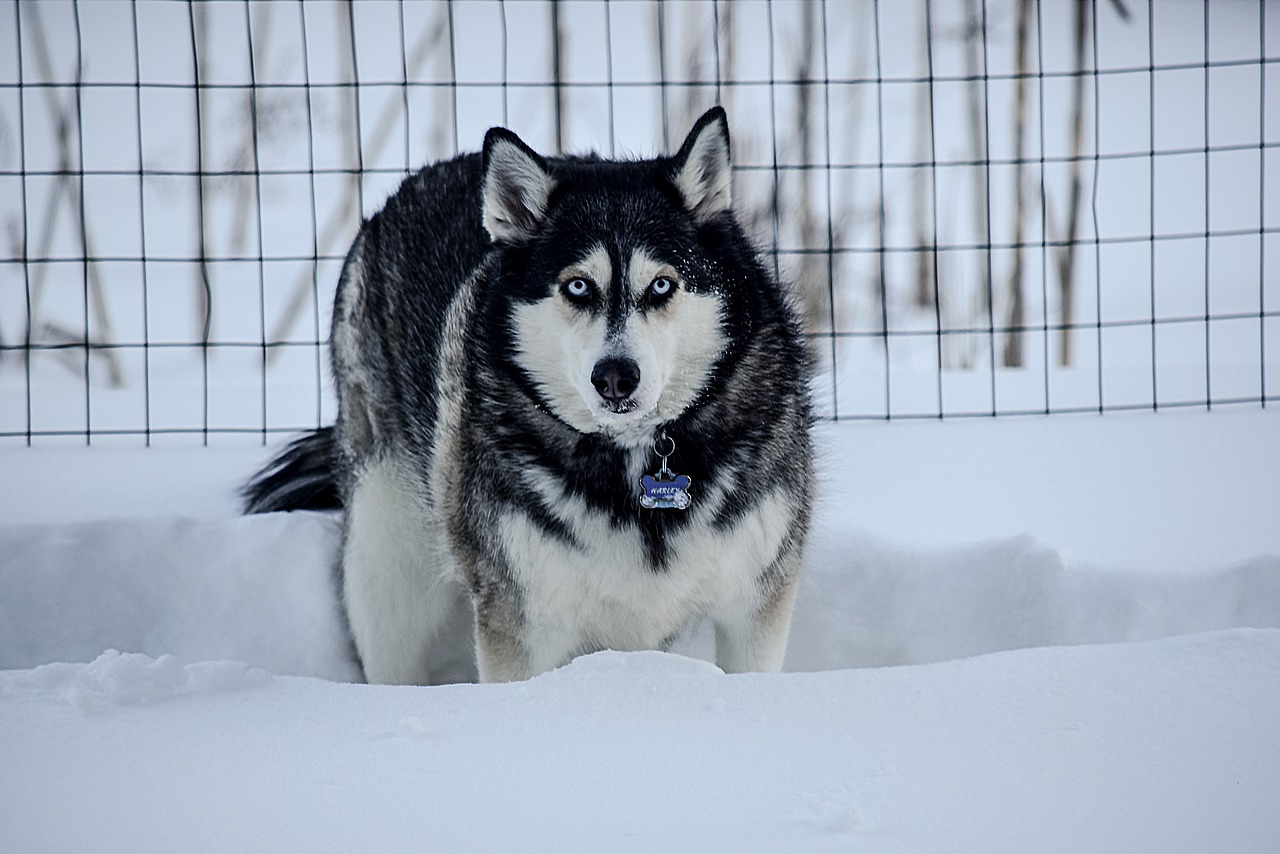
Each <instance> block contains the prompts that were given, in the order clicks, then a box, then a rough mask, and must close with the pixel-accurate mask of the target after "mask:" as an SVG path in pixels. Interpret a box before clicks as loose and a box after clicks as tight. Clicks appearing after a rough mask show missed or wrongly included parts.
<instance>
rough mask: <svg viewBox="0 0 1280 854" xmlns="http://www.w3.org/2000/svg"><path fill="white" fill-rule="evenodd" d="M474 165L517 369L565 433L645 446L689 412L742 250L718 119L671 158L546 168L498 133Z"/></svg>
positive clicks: (718, 342)
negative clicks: (479, 166) (479, 170)
mask: <svg viewBox="0 0 1280 854" xmlns="http://www.w3.org/2000/svg"><path fill="white" fill-rule="evenodd" d="M483 160H484V186H483V213H484V225H485V228H486V230H487V231H488V233H489V236H490V237H491V238H492V240H493V242H494V244H495V245H496V247H497V248H498V250H499V253H500V256H501V260H500V264H499V267H498V272H497V276H498V283H497V284H498V287H499V288H501V289H502V290H503V293H504V295H505V297H506V298H507V300H508V304H509V306H510V311H509V314H508V316H507V319H506V323H507V331H508V332H509V334H510V340H511V344H512V351H513V353H514V362H515V365H516V366H517V367H518V369H519V370H520V371H521V372H522V373H523V375H524V377H526V378H527V380H528V382H529V383H530V384H531V387H532V389H533V391H534V392H535V394H536V395H537V396H538V397H539V398H540V399H541V401H543V402H544V403H545V404H546V405H547V406H548V407H549V408H550V409H551V410H552V411H553V412H554V413H555V415H556V416H557V417H559V418H560V419H561V420H562V421H564V422H565V423H567V424H569V425H570V426H572V427H573V428H575V429H577V430H579V431H582V432H586V433H591V432H600V433H605V434H607V435H609V436H611V437H613V438H614V439H616V440H617V441H619V442H620V443H623V444H638V443H642V442H646V441H648V440H649V437H651V435H652V430H653V428H654V427H656V426H657V425H659V424H662V423H666V422H669V421H671V420H673V419H674V418H676V417H677V416H679V415H680V413H682V412H684V411H685V410H686V409H687V408H688V407H689V406H690V405H691V404H692V403H693V402H694V400H695V399H697V396H698V395H699V393H700V392H702V391H703V390H704V388H705V387H706V386H707V384H708V382H709V381H710V379H711V377H712V375H713V373H714V371H715V369H716V366H717V363H718V362H719V361H720V359H721V357H722V355H723V354H724V352H725V350H726V347H727V345H728V342H729V337H730V333H729V328H730V326H731V317H730V315H731V314H732V313H733V312H732V309H731V308H730V302H731V300H730V299H729V297H730V295H731V290H732V288H733V287H734V285H735V282H734V281H733V280H734V279H735V278H740V277H739V276H738V275H736V271H737V266H738V261H739V260H740V259H739V256H740V255H741V253H742V252H743V247H742V246H741V245H739V244H740V243H741V240H740V239H738V240H735V239H734V237H733V235H740V232H739V231H738V230H737V227H736V225H734V224H733V219H732V217H733V214H732V210H731V202H732V196H731V187H730V161H729V130H728V124H727V121H726V119H725V114H724V111H723V110H722V109H720V108H718V107H717V108H714V109H712V110H711V111H709V112H708V113H707V114H706V115H704V116H703V117H702V118H701V119H699V120H698V122H697V124H696V125H695V126H694V128H693V130H692V131H691V132H690V134H689V136H688V138H687V139H686V140H685V142H684V145H683V146H681V148H680V150H679V152H678V153H677V154H675V155H674V156H672V157H665V158H659V159H657V160H646V161H636V162H614V161H601V160H550V161H549V160H546V159H544V158H542V157H540V156H539V155H538V154H537V153H535V152H534V151H533V150H532V149H530V148H529V147H528V146H527V145H525V144H524V143H523V142H522V141H521V140H520V139H519V137H517V136H516V135H515V134H513V133H511V132H510V131H507V130H504V129H501V128H495V129H493V130H491V131H489V133H488V135H487V136H486V137H485V146H484V158H483Z"/></svg>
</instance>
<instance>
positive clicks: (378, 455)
mask: <svg viewBox="0 0 1280 854" xmlns="http://www.w3.org/2000/svg"><path fill="white" fill-rule="evenodd" d="M730 177H731V176H730V158H729V130H728V124H727V120H726V118H725V113H724V111H723V110H722V109H720V108H719V107H716V108H714V109H712V110H710V111H709V112H708V113H707V114H706V115H704V116H703V117H702V118H701V119H699V120H698V122H697V124H696V125H695V126H694V128H693V130H692V132H691V133H690V134H689V137H688V139H686V140H685V142H684V144H683V146H681V148H680V150H679V152H678V153H677V154H676V155H675V156H672V157H660V158H657V159H653V160H639V161H633V162H621V161H613V160H604V159H599V158H594V157H585V158H576V157H575V158H551V157H542V156H540V155H538V154H537V153H535V152H534V151H533V150H532V149H530V148H529V147H528V146H527V145H525V143H524V142H522V141H521V140H520V138H519V137H517V136H516V135H515V134H514V133H512V132H511V131H508V130H505V129H503V128H494V129H493V130H490V131H489V132H488V134H487V135H486V136H485V140H484V151H483V153H482V154H480V155H467V156H462V157H458V158H456V159H454V160H449V161H445V162H442V163H438V164H436V165H434V166H429V167H427V168H425V169H423V170H422V171H420V172H418V173H417V174H415V175H413V176H411V177H410V178H408V179H407V180H406V181H405V182H404V184H403V185H402V186H401V187H400V189H399V190H398V191H397V192H396V194H395V195H394V196H392V197H391V198H390V199H389V200H388V202H387V203H386V206H385V207H384V208H383V209H382V211H381V212H380V213H378V214H376V215H375V216H373V217H372V218H371V219H369V220H368V221H367V222H365V223H364V226H363V227H362V228H361V230H360V234H359V236H358V237H357V238H356V240H355V243H354V245H353V246H352V247H351V251H350V253H349V254H348V256H347V259H346V265H345V267H344V268H343V271H342V277H341V280H340V282H339V285H338V292H337V300H336V302H335V305H334V310H333V329H332V338H331V351H332V362H333V371H334V378H335V381H336V384H337V391H338V403H339V406H338V410H339V411H338V416H337V421H336V423H335V424H334V426H333V427H332V428H325V429H321V430H318V431H316V432H315V433H312V434H309V435H307V436H305V437H303V438H301V439H299V440H298V441H296V442H295V443H294V444H293V445H292V446H290V447H289V448H288V449H287V450H286V451H285V452H284V453H283V454H282V455H281V456H280V457H279V458H277V459H276V460H275V461H274V462H273V463H272V464H271V465H270V466H268V467H267V468H266V469H264V470H263V472H261V473H260V474H259V475H258V476H257V478H256V479H255V480H254V481H253V482H251V483H250V484H249V485H248V486H247V487H246V492H245V494H246V498H247V509H248V511H249V512H266V511H273V510H289V509H299V508H321V507H338V506H340V507H342V508H344V510H345V528H344V540H343V548H342V558H341V583H342V593H343V601H344V604H345V607H346V613H347V617H348V620H349V623H350V628H351V633H352V637H353V638H354V641H355V646H356V650H357V652H358V653H359V656H360V660H361V662H362V664H363V666H364V672H365V675H366V678H367V679H368V680H369V681H370V682H381V683H416V684H429V683H437V682H442V681H451V680H454V681H456V680H458V679H466V678H470V679H474V678H476V677H477V676H478V677H479V678H480V679H481V680H482V681H507V680H516V679H525V678H528V677H530V676H533V675H535V674H538V673H541V672H543V671H546V670H550V669H552V668H555V667H558V666H560V665H563V664H565V663H567V662H568V661H570V660H571V659H572V658H573V657H574V656H577V655H580V654H583V653H587V652H591V651H595V650H600V649H606V648H608V649H618V650H634V649H645V648H649V649H652V648H663V647H664V646H666V645H667V644H669V643H670V642H671V641H672V640H673V639H674V637H675V636H676V635H677V634H678V633H679V632H680V630H681V629H682V627H684V626H685V625H686V624H687V623H689V622H690V621H691V620H694V619H697V618H701V617H708V618H710V620H711V622H712V623H713V625H714V627H715V635H716V661H717V663H718V664H719V665H720V666H721V667H722V668H723V669H724V670H726V671H731V672H736V671H748V670H765V671H776V670H779V669H780V668H781V667H782V660H783V655H784V652H785V648H786V638H787V627H788V623H789V621H790V615H791V606H792V601H793V599H794V596H795V590H796V580H797V574H798V571H799V569H800V559H801V551H802V548H803V546H804V542H805V536H806V533H807V530H808V527H809V516H810V499H811V492H812V481H813V474H812V451H811V446H810V437H809V428H810V422H811V416H810V407H809V399H808V377H807V357H806V351H805V347H804V343H803V341H802V337H801V333H800V329H799V325H798V321H797V319H796V316H795V314H794V312H793V311H792V310H791V308H790V307H789V304H788V301H787V300H786V298H785V297H784V294H783V291H782V289H781V288H780V287H779V285H778V283H777V282H776V281H775V280H774V279H773V278H771V276H770V275H769V274H768V272H767V271H766V269H765V267H764V266H763V265H762V263H761V261H760V259H759V257H758V256H757V253H756V252H755V250H754V249H753V248H752V246H751V244H750V243H749V241H748V240H747V239H746V237H745V236H744V233H743V231H742V228H741V227H740V225H739V224H738V222H737V220H736V219H735V217H734V214H733V211H732V208H731V181H730ZM459 634H462V635H463V636H464V637H465V638H467V640H466V642H465V643H463V644H459V643H456V642H451V639H452V638H456V637H457V636H458V635H459ZM472 637H474V643H472V642H471V638H472ZM460 646H461V647H462V648H461V649H459V648H458V647H460Z"/></svg>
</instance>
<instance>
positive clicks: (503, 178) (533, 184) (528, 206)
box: [483, 128, 556, 244]
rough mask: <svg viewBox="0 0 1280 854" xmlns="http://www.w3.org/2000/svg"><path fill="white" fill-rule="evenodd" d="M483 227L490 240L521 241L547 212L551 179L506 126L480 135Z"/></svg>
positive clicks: (542, 163) (534, 154) (542, 162)
mask: <svg viewBox="0 0 1280 854" xmlns="http://www.w3.org/2000/svg"><path fill="white" fill-rule="evenodd" d="M483 162H484V167H483V168H484V191H483V196H484V227H485V230H486V231H488V232H489V237H490V239H492V240H493V242H494V243H517V244H518V243H524V242H526V241H527V240H529V239H530V238H531V237H533V235H534V234H535V233H536V232H537V230H538V229H539V227H541V225H542V220H543V218H544V217H545V216H546V214H547V202H548V200H549V199H550V198H551V191H552V190H554V189H555V186H556V182H555V179H553V178H552V177H551V173H550V172H548V171H547V161H545V160H543V159H542V157H540V156H539V155H538V153H537V152H535V151H534V150H533V149H532V148H530V147H529V146H527V145H525V144H524V140H522V139H520V137H518V136H516V135H515V134H514V133H512V132H511V131H509V130H507V129H506V128H491V129H490V130H489V132H488V133H487V134H485V136H484V157H483Z"/></svg>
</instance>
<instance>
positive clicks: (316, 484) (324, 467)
mask: <svg viewBox="0 0 1280 854" xmlns="http://www.w3.org/2000/svg"><path fill="white" fill-rule="evenodd" d="M336 451H337V449H336V448H335V447H334V438H333V428H332V427H322V428H320V429H319V430H316V431H315V432H314V433H308V434H306V435H305V436H303V437H301V438H299V439H295V440H294V441H292V442H290V443H289V447H287V448H285V449H284V451H282V452H281V453H280V455H279V456H278V457H276V458H275V459H274V460H272V461H271V462H270V463H268V464H267V466H266V467H265V468H263V470H262V471H260V472H258V473H257V475H255V476H254V478H253V480H251V481H249V482H248V483H247V484H245V486H244V489H242V490H241V491H240V494H241V495H242V496H243V497H244V512H246V513H272V512H274V511H276V510H336V509H339V508H340V507H342V498H341V496H340V495H339V494H338V481H337V476H336V473H335V467H334V455H335V453H336Z"/></svg>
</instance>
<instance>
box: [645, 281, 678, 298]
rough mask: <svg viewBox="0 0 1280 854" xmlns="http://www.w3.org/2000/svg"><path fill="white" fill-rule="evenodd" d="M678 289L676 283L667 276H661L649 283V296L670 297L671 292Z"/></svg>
mask: <svg viewBox="0 0 1280 854" xmlns="http://www.w3.org/2000/svg"><path fill="white" fill-rule="evenodd" d="M675 289H676V283H675V282H673V281H671V280H670V279H668V278H667V277H666V276H659V277H658V278H656V279H654V280H653V281H652V282H650V283H649V294H650V295H651V296H654V297H659V298H661V297H665V296H670V295H671V292H672V291H674V290H675Z"/></svg>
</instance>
